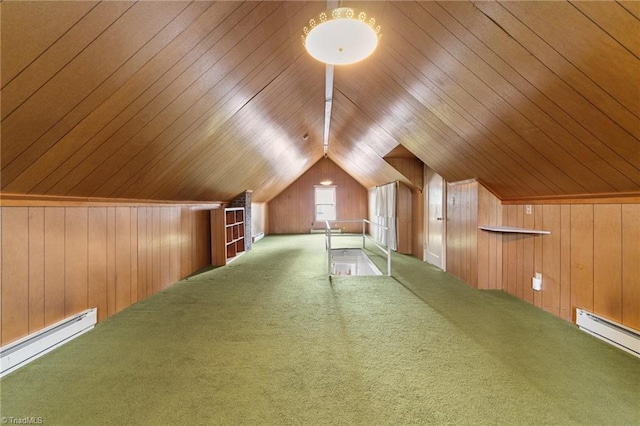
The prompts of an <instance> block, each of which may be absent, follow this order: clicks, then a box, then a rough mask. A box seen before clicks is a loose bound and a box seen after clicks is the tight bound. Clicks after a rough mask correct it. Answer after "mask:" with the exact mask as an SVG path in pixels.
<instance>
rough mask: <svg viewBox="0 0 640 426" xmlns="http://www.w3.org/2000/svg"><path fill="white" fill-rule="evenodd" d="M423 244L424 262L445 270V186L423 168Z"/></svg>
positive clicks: (440, 178) (439, 177)
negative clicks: (424, 177)
mask: <svg viewBox="0 0 640 426" xmlns="http://www.w3.org/2000/svg"><path fill="white" fill-rule="evenodd" d="M425 176H426V179H425V190H424V194H425V198H426V200H425V205H426V208H425V222H426V223H425V232H426V235H425V244H424V260H425V261H427V262H428V263H430V264H432V265H434V266H437V267H438V268H440V269H442V270H445V265H446V263H445V258H444V257H445V253H446V250H445V244H446V241H447V240H446V238H445V232H446V226H445V220H444V218H445V211H444V208H445V206H446V203H445V197H446V186H445V184H444V179H443V178H442V176H440V175H439V174H437V173H435V172H434V171H433V170H431V169H429V168H427V167H426V166H425Z"/></svg>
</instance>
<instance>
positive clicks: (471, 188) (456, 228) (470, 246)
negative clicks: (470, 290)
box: [446, 180, 478, 287]
mask: <svg viewBox="0 0 640 426" xmlns="http://www.w3.org/2000/svg"><path fill="white" fill-rule="evenodd" d="M446 223H447V272H449V273H450V274H452V275H454V276H456V277H458V278H460V279H461V280H462V281H464V282H466V283H469V284H471V285H472V286H473V287H477V286H478V232H477V230H478V183H477V182H476V181H470V180H469V181H462V182H455V183H449V184H447V222H446Z"/></svg>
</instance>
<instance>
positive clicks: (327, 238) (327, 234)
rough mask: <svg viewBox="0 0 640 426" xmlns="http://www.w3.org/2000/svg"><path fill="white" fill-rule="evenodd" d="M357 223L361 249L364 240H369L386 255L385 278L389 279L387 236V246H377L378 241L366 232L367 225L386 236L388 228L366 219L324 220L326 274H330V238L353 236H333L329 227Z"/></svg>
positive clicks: (346, 234) (389, 257)
mask: <svg viewBox="0 0 640 426" xmlns="http://www.w3.org/2000/svg"><path fill="white" fill-rule="evenodd" d="M358 222H362V248H363V249H364V248H365V243H366V240H367V239H369V240H371V242H373V244H374V245H375V246H376V247H378V248H379V249H380V250H381V251H382V252H383V253H384V254H385V255H387V276H389V277H390V276H391V248H390V247H389V236H388V235H387V238H386V241H387V244H386V245H385V246H382V245H380V244H379V241H377V240H375V239H374V238H372V237H371V236H370V235H368V234H367V232H366V230H367V223H368V224H369V225H373V226H377V227H379V228H381V229H382V230H384V231H386V232H387V234H388V232H389V228H388V227H386V226H384V225H380V224H378V223H374V222H371V221H370V220H367V219H348V220H325V246H326V248H327V273H328V274H329V275H331V272H332V271H331V237H332V236H334V237H335V236H339V237H343V236H353V235H354V234H348V233H340V234H335V235H334V234H333V232H331V229H332V228H331V225H332V224H335V223H358Z"/></svg>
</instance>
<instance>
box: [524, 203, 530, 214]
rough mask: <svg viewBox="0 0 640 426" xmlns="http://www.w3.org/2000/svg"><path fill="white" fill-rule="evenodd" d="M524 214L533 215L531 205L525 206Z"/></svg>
mask: <svg viewBox="0 0 640 426" xmlns="http://www.w3.org/2000/svg"><path fill="white" fill-rule="evenodd" d="M524 212H525V213H526V214H531V204H527V205H526V206H524Z"/></svg>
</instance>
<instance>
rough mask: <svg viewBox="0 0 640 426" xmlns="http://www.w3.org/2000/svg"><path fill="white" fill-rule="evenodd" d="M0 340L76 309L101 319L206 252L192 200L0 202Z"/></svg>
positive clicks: (186, 269)
mask: <svg viewBox="0 0 640 426" xmlns="http://www.w3.org/2000/svg"><path fill="white" fill-rule="evenodd" d="M1 221H2V224H1V229H2V236H1V240H2V244H1V248H2V254H1V256H2V272H1V277H2V282H1V294H2V301H1V303H0V307H1V309H2V311H1V314H0V320H1V324H0V341H1V345H3V346H4V345H6V344H8V343H10V342H12V341H15V340H17V339H19V338H21V337H23V336H26V335H28V334H30V333H33V332H36V331H38V330H40V329H42V328H44V327H46V326H48V325H50V324H52V323H55V322H57V321H59V320H61V319H64V318H66V317H67V316H69V315H73V314H74V313H77V312H79V311H82V310H84V309H88V308H92V307H97V308H98V320H99V321H101V320H104V319H105V318H107V317H108V316H110V315H113V314H114V313H116V312H119V311H121V310H123V309H124V308H126V307H127V306H129V305H131V304H133V303H135V302H136V301H138V300H142V299H144V298H145V297H148V296H150V295H152V294H154V293H157V292H158V291H160V290H162V289H164V288H166V287H168V286H169V285H171V284H172V283H174V282H176V281H178V280H180V279H181V278H184V277H186V276H187V275H189V274H191V273H192V272H194V271H196V270H198V269H200V268H202V267H203V266H206V265H208V264H209V263H210V262H209V259H210V257H211V256H210V250H211V249H210V246H211V244H210V239H209V238H210V237H209V211H208V210H202V209H199V208H197V207H190V206H189V207H186V206H179V205H177V206H170V207H165V206H162V207H155V206H152V207H131V206H121V205H120V206H113V205H109V206H100V207H94V206H90V207H81V206H80V207H79V206H74V207H69V206H67V207H65V206H60V207H2V208H1Z"/></svg>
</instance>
